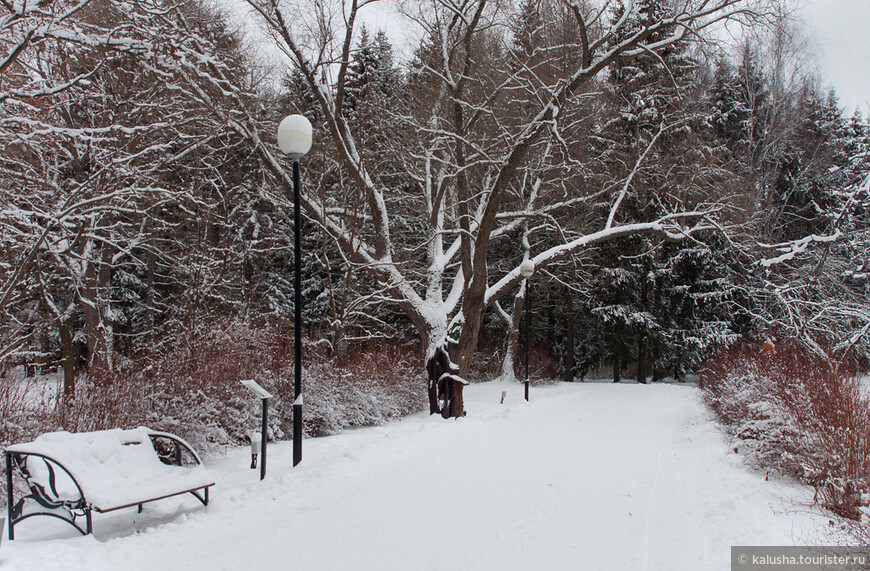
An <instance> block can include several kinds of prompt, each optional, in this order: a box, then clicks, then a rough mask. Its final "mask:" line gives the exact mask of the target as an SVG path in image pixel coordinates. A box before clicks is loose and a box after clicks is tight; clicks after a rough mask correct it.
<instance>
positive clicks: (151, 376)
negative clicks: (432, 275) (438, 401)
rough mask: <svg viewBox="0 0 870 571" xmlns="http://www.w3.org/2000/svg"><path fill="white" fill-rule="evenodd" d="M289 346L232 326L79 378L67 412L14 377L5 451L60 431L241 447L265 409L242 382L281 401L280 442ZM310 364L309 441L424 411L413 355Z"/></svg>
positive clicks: (394, 350) (4, 380) (313, 353)
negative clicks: (129, 432) (140, 430)
mask: <svg viewBox="0 0 870 571" xmlns="http://www.w3.org/2000/svg"><path fill="white" fill-rule="evenodd" d="M292 345H293V343H292V335H290V334H288V333H287V332H286V331H281V330H275V329H270V330H263V329H253V328H251V327H248V326H246V325H242V324H238V323H235V324H230V325H229V326H227V327H226V328H223V329H215V330H214V331H213V332H212V333H211V334H210V336H209V337H208V338H207V339H204V340H202V341H201V342H199V343H197V344H195V346H194V347H193V349H192V350H190V349H189V348H179V349H178V350H177V351H175V352H172V353H169V354H164V355H161V356H159V357H153V356H152V357H141V358H139V359H136V360H128V361H122V362H119V363H118V364H117V368H116V371H115V373H116V374H115V375H114V377H113V378H112V379H111V382H105V381H104V382H95V381H94V380H91V379H88V378H87V376H86V375H85V376H81V377H79V379H78V380H77V383H76V391H75V395H74V398H72V399H69V400H68V402H63V400H62V399H59V398H58V396H57V392H56V391H54V390H53V391H49V392H48V393H45V392H44V391H43V389H42V388H41V387H44V386H46V383H44V382H43V383H36V382H34V381H33V380H28V379H24V378H23V376H22V375H21V373H20V372H8V373H6V374H5V375H4V376H3V377H0V447H2V446H7V445H9V444H11V443H14V442H23V441H27V440H30V439H32V438H35V437H36V436H38V435H39V434H42V433H44V432H50V431H54V430H61V429H63V430H69V431H73V432H84V431H91V430H102V429H107V428H134V427H137V426H143V425H144V426H149V427H151V428H153V429H155V430H163V431H167V432H172V433H175V434H178V435H179V436H181V437H182V438H184V439H186V440H187V441H189V442H190V443H191V444H192V445H193V446H194V448H196V449H197V450H199V451H200V452H206V453H207V452H210V451H215V450H217V449H220V448H222V447H225V446H228V445H236V444H243V443H245V442H247V441H248V435H249V434H250V433H251V432H253V431H255V430H258V429H259V426H260V414H261V411H262V408H261V405H260V402H259V399H257V398H255V397H254V396H253V395H252V394H251V393H250V392H249V391H248V390H247V389H246V388H244V387H243V386H242V385H241V383H240V382H239V381H240V380H242V379H254V380H256V381H257V382H258V383H259V384H260V385H262V386H263V387H264V388H266V390H268V391H269V392H271V393H272V395H274V398H273V399H271V400H270V403H269V411H270V412H269V427H268V428H269V436H270V438H275V439H283V438H285V437H288V436H289V435H290V433H291V430H290V429H291V427H292V409H293V407H292V403H293V376H294V366H293V349H292ZM303 356H304V363H305V366H304V367H303V371H302V383H303V394H304V398H305V408H304V415H305V422H304V427H305V434H306V436H321V435H325V434H330V433H333V432H336V431H338V430H341V429H345V428H352V427H357V426H365V425H371V424H378V423H381V422H384V421H386V420H389V419H392V418H396V417H399V416H403V415H406V414H409V413H411V412H414V411H418V410H423V409H424V408H425V406H426V403H427V401H426V395H425V386H426V385H425V374H424V372H423V367H422V359H421V355H420V353H419V350H418V348H416V346H413V345H402V344H399V343H393V344H390V343H380V344H378V345H375V346H372V347H371V348H368V349H366V350H361V351H354V352H350V353H348V354H347V355H345V356H344V357H343V358H341V359H328V358H327V357H326V356H325V354H323V352H322V351H320V350H319V349H318V347H317V345H316V344H314V343H306V344H305V347H304V355H303ZM50 384H53V383H50ZM55 388H56V387H55ZM4 483H5V480H4ZM4 483H0V490H2V486H3V485H4ZM5 498H6V496H5V493H4V495H2V496H0V503H2V502H3V501H4V500H5Z"/></svg>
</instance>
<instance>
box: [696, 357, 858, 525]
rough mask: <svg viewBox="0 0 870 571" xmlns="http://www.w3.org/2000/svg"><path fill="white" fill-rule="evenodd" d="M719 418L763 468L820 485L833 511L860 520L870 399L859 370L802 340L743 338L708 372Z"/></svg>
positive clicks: (820, 496) (819, 494) (706, 382)
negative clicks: (767, 343)
mask: <svg viewBox="0 0 870 571" xmlns="http://www.w3.org/2000/svg"><path fill="white" fill-rule="evenodd" d="M700 384H701V387H702V388H704V389H705V390H706V391H707V394H708V396H709V402H710V405H711V407H712V408H713V410H714V411H715V412H716V413H717V415H718V416H719V418H720V419H721V420H722V421H723V422H724V423H725V424H726V425H728V426H730V427H731V429H732V432H733V433H734V434H735V435H736V436H737V437H738V438H739V439H741V440H744V441H745V442H747V443H748V444H749V446H748V447H749V449H750V451H751V453H752V454H753V456H754V457H755V459H756V460H758V461H759V463H760V464H762V465H763V466H765V467H768V468H775V469H778V470H781V471H783V472H786V473H789V474H791V475H793V476H795V477H797V478H799V479H801V480H803V481H805V482H807V483H808V484H810V485H812V486H813V487H814V488H815V490H816V499H817V501H819V503H820V504H822V505H824V506H825V507H827V508H829V509H830V510H832V511H833V512H835V513H837V514H838V515H841V516H843V517H847V518H850V519H860V517H861V508H862V505H863V504H864V503H865V502H863V500H862V497H864V494H865V493H866V492H867V490H868V485H870V400H868V397H867V393H866V392H865V390H864V389H863V387H862V386H861V381H860V379H859V378H858V376H857V375H856V372H855V370H854V369H853V368H852V367H850V366H849V365H848V364H846V363H842V362H837V361H834V360H832V359H830V358H827V357H824V356H820V355H814V354H812V353H810V352H809V351H807V350H806V349H804V348H802V347H801V346H799V345H797V344H787V343H786V344H780V345H779V346H777V347H776V348H775V349H774V350H773V351H769V350H765V349H764V348H763V347H762V346H761V344H754V343H748V342H746V343H742V344H740V345H737V346H734V347H731V348H729V349H728V350H726V351H723V352H721V353H720V354H718V355H717V356H716V357H715V358H714V359H713V360H712V361H711V362H710V363H708V364H707V366H706V367H705V368H704V370H702V372H701V375H700Z"/></svg>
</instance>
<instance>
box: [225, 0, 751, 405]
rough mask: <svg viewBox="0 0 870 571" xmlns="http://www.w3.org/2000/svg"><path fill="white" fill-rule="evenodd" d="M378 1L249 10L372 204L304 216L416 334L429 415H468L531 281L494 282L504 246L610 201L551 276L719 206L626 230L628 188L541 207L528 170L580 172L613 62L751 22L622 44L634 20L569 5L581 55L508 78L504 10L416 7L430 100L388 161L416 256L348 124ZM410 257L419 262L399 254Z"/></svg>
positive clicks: (309, 200)
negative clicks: (491, 264) (495, 313)
mask: <svg viewBox="0 0 870 571" xmlns="http://www.w3.org/2000/svg"><path fill="white" fill-rule="evenodd" d="M372 3H373V2H372V1H371V0H369V1H366V0H362V1H359V0H354V1H351V2H348V3H335V4H330V3H328V2H325V1H319V2H317V9H316V10H314V11H313V15H311V16H310V17H309V18H305V17H302V18H294V19H291V18H290V17H289V12H287V11H285V9H284V8H282V6H281V5H280V4H279V3H278V2H277V1H275V0H249V4H250V6H251V7H252V8H253V9H254V10H255V11H256V13H257V14H259V16H260V18H261V19H262V21H263V23H264V24H265V25H266V26H267V28H268V30H269V31H270V33H271V34H272V35H273V37H274V38H275V41H276V42H277V45H278V47H279V48H280V49H281V50H282V51H283V52H284V53H285V54H286V56H287V57H288V59H289V61H290V62H291V64H292V65H293V66H294V67H295V68H296V69H298V70H299V71H300V72H301V76H302V77H303V78H304V79H305V81H306V82H307V85H308V88H309V89H310V92H311V93H312V94H313V95H314V97H315V99H316V103H317V112H318V115H319V119H321V122H320V124H319V127H320V128H321V129H322V130H323V132H324V134H325V140H326V143H321V144H328V145H330V146H331V147H332V148H333V150H334V151H335V152H336V153H337V155H338V156H339V158H340V160H341V162H342V166H343V168H344V169H346V171H347V172H348V173H349V175H350V177H351V180H352V181H353V183H354V185H355V187H356V192H357V193H358V195H359V196H360V197H361V200H362V201H363V204H364V205H365V207H366V208H365V213H364V214H362V213H358V212H351V211H348V210H346V209H341V208H337V209H336V208H329V206H330V204H329V203H328V199H327V203H324V202H323V198H322V197H320V196H318V195H317V194H316V193H314V192H311V191H308V192H305V193H304V196H303V201H304V202H303V208H304V211H305V213H306V215H307V216H308V217H310V218H311V219H312V220H316V221H317V222H318V223H319V224H320V225H321V226H322V227H323V228H324V229H325V231H326V232H327V233H328V234H329V235H330V236H331V238H332V239H333V240H335V241H336V243H337V244H339V245H340V246H341V248H342V249H343V250H344V251H345V252H346V253H347V255H348V257H349V259H350V260H351V261H352V262H353V263H355V264H358V265H359V266H360V267H362V268H363V269H364V270H365V271H366V272H367V273H368V274H369V275H370V276H371V277H373V278H374V279H375V280H377V282H378V283H380V284H381V286H382V287H383V288H384V295H385V296H386V297H389V298H390V299H391V300H392V301H394V302H395V303H396V304H398V306H399V307H401V309H402V310H403V311H404V313H405V314H406V315H407V316H408V318H409V319H410V320H411V321H412V322H413V324H414V325H415V327H416V329H417V331H418V332H419V333H420V336H421V339H422V341H423V345H424V347H425V350H426V362H427V364H428V366H427V369H428V371H429V395H430V410H431V412H433V413H435V412H440V413H441V414H442V415H444V416H461V415H463V414H464V411H463V407H462V399H461V390H462V381H461V379H460V378H459V377H461V376H463V375H465V374H466V373H467V372H468V371H469V368H470V366H471V360H472V356H473V354H474V351H475V348H476V345H477V339H478V334H479V332H480V328H481V324H482V319H483V315H484V312H485V310H486V309H487V308H489V307H491V306H492V305H493V304H494V303H495V302H497V301H498V300H499V299H501V298H502V297H503V296H504V295H506V294H507V293H508V292H510V291H511V290H512V289H513V288H514V287H515V286H516V285H517V284H519V283H520V280H521V276H520V273H519V268H518V265H517V266H515V267H513V268H512V269H508V270H506V271H505V272H504V273H503V274H502V275H498V276H491V275H489V274H488V271H487V268H488V264H487V259H488V256H489V255H490V253H491V251H492V245H493V243H495V242H497V241H498V240H500V239H503V238H507V237H508V236H510V235H511V233H512V232H515V231H516V230H517V229H519V228H521V227H522V226H523V225H525V224H530V223H534V221H540V220H542V219H546V218H547V216H549V215H551V214H552V213H553V212H554V211H557V210H558V209H559V208H567V207H569V206H571V205H575V204H577V203H578V202H582V201H586V202H593V201H597V202H599V203H601V202H604V203H609V207H608V208H606V209H605V210H604V212H603V216H601V218H599V221H598V222H597V224H596V226H595V227H592V226H587V227H586V228H584V229H583V231H582V232H581V233H575V234H565V235H564V236H563V237H562V239H561V240H560V241H559V242H558V243H556V244H552V245H549V246H548V247H546V248H543V249H540V250H537V251H536V249H535V248H534V246H532V251H531V252H530V257H531V259H532V260H533V261H534V263H535V264H536V266H537V267H538V268H543V267H545V266H547V265H549V264H552V263H554V262H557V261H559V260H563V259H566V258H568V257H570V256H572V255H574V254H576V253H577V252H580V251H582V250H583V249H585V248H588V247H590V246H594V245H596V244H599V243H602V242H604V241H607V240H612V239H615V238H619V237H623V236H627V235H632V234H638V233H646V234H650V235H655V236H659V237H661V238H669V239H682V238H684V237H686V236H687V235H689V234H691V233H692V232H693V231H695V230H697V229H698V228H702V227H707V225H708V223H707V222H706V220H707V219H708V218H709V217H711V216H713V215H714V212H715V210H716V209H715V207H710V206H703V205H692V206H689V207H688V208H685V205H684V206H681V207H678V208H676V209H675V210H671V211H668V212H666V213H664V214H662V215H660V216H657V217H656V218H655V219H652V220H647V221H639V222H633V223H626V224H621V223H619V222H618V220H619V216H618V213H619V210H620V205H621V202H622V201H621V198H620V196H621V193H620V189H619V187H616V188H605V189H595V190H594V191H589V190H587V191H586V192H585V194H581V195H577V194H575V195H569V196H566V197H564V198H563V200H561V201H553V202H552V203H551V204H548V205H547V206H546V209H538V208H536V207H535V206H534V203H532V202H530V200H529V199H530V198H531V196H530V194H529V193H528V192H527V189H524V188H522V187H521V186H520V185H521V183H522V179H523V177H522V173H523V172H524V171H525V170H526V169H527V168H528V167H529V166H531V165H540V164H542V162H547V161H548V160H551V161H552V160H554V157H555V156H556V155H555V151H554V150H556V149H558V150H559V152H560V153H561V152H562V151H564V152H565V153H566V155H565V156H562V157H560V159H559V160H570V154H571V150H570V148H569V147H570V145H567V144H566V143H565V138H566V137H565V135H564V133H565V131H564V129H566V127H567V126H566V125H564V124H563V122H564V121H566V120H568V121H570V120H576V116H575V117H574V119H571V117H572V114H571V113H569V112H568V111H569V110H571V108H572V106H576V105H577V98H578V95H579V94H581V93H582V92H583V90H584V89H585V88H588V87H589V86H590V84H591V83H592V82H593V81H594V80H595V78H596V77H597V76H598V74H600V73H601V72H602V71H603V70H605V69H607V68H608V66H609V65H611V64H613V63H615V62H617V61H625V60H630V59H632V58H636V57H639V56H641V55H649V54H656V53H658V52H660V51H662V50H664V49H666V48H668V47H669V46H671V45H673V44H674V43H676V42H685V41H692V40H694V39H696V38H697V37H698V36H699V34H701V33H702V32H703V30H704V29H705V28H707V27H708V26H711V25H713V24H714V23H716V22H721V21H723V20H726V19H730V18H738V17H742V16H746V15H747V14H748V13H749V12H748V9H747V6H746V5H745V3H743V2H740V1H738V0H715V1H709V0H708V1H698V2H692V1H690V2H682V3H680V4H679V5H677V6H675V7H674V8H673V9H672V10H670V11H668V12H666V13H665V14H663V15H661V16H659V17H657V18H654V19H652V20H650V21H647V22H645V23H643V25H641V26H639V27H638V28H637V29H636V30H635V31H633V32H632V33H631V34H628V35H627V36H625V37H621V38H619V39H618V41H614V39H615V38H616V37H617V36H616V30H617V29H619V28H620V26H621V25H622V23H623V21H624V20H625V19H627V18H629V17H631V15H632V12H631V9H629V10H625V11H624V14H623V15H622V17H621V18H620V19H618V20H617V21H610V20H609V16H610V5H609V4H608V5H605V6H603V7H597V8H592V7H590V6H587V5H585V4H581V3H579V2H571V1H568V0H565V1H564V2H562V3H561V6H563V7H564V8H565V9H566V11H567V13H568V14H570V15H571V17H572V20H571V21H572V25H573V26H574V29H573V33H572V35H571V36H570V37H569V38H568V41H569V42H570V45H566V46H564V50H562V52H563V53H568V54H572V55H573V56H572V57H571V58H570V59H566V60H565V61H564V62H560V65H552V66H548V67H547V74H543V73H542V74H540V75H536V74H535V71H536V70H535V69H534V68H530V67H529V66H528V65H526V66H525V67H523V66H522V62H520V64H521V65H520V66H519V67H515V68H514V70H513V71H512V70H511V69H509V68H508V67H507V66H503V65H501V62H500V61H498V60H496V59H494V56H495V55H497V54H503V53H505V52H506V51H507V49H506V43H507V42H508V40H507V38H506V35H505V34H503V33H500V30H502V29H503V25H504V22H505V20H506V18H507V14H506V13H505V11H504V9H503V6H502V5H501V4H500V3H498V2H487V1H486V0H479V1H453V0H438V1H432V2H428V3H415V4H414V5H412V6H410V8H409V9H408V10H406V16H407V17H408V18H410V19H411V21H413V22H414V23H416V24H417V25H418V26H420V27H421V28H422V29H423V30H424V34H425V36H426V40H425V42H424V44H423V47H422V48H421V53H420V54H419V56H418V59H419V62H418V64H419V66H418V67H419V77H420V81H421V82H422V83H424V84H425V85H424V86H423V87H427V88H428V91H424V90H423V89H422V87H421V91H420V92H419V93H420V94H421V97H424V99H423V100H422V101H421V102H420V103H421V104H420V106H419V107H418V108H417V109H411V110H409V111H408V112H407V114H406V116H405V118H406V122H407V123H408V124H409V125H410V126H411V128H412V130H413V139H412V141H413V143H414V146H413V147H412V146H410V145H408V144H407V143H408V141H402V142H401V143H400V145H401V146H400V147H396V148H391V149H388V150H385V151H384V152H390V153H399V154H400V156H402V157H405V158H406V159H405V161H404V162H405V165H406V168H407V175H408V177H410V178H411V179H412V180H414V181H416V185H415V187H414V188H413V191H414V192H416V193H417V196H416V204H417V205H418V210H417V212H418V214H419V215H420V218H421V222H420V224H421V227H423V228H425V230H424V231H423V232H422V233H421V234H420V236H419V239H420V240H421V242H420V243H418V244H417V245H416V246H415V248H413V249H412V248H409V247H408V246H407V245H406V244H402V245H401V246H399V245H397V244H396V243H395V242H394V240H393V232H394V227H395V226H396V217H395V213H394V212H393V211H391V207H390V205H391V204H392V203H393V199H394V197H395V196H397V194H399V193H408V192H409V190H408V189H407V188H406V189H397V188H394V187H392V188H391V187H390V186H388V185H386V184H384V182H383V181H384V179H383V178H382V177H380V176H379V175H380V173H378V172H376V171H375V170H374V169H373V166H372V161H370V160H367V159H366V151H365V148H366V140H365V137H366V134H365V133H355V132H354V131H353V129H351V126H350V125H348V123H347V121H346V120H345V117H344V116H343V115H342V113H341V109H342V102H343V100H344V98H345V97H346V91H347V76H348V71H347V70H348V65H349V62H350V61H351V46H352V43H353V38H354V33H355V29H356V26H357V21H358V16H359V12H360V10H362V9H364V8H365V7H366V6H367V5H369V4H372ZM424 52H425V53H424ZM538 55H545V54H538ZM502 61H503V60H502ZM496 62H498V63H496ZM499 66H500V67H499ZM518 93H524V94H526V95H525V96H524V99H523V103H522V104H521V105H520V107H521V108H520V109H519V110H518V109H517V108H516V107H517V106H516V105H513V104H512V102H513V100H514V99H515V95H517V94H518ZM529 93H531V94H533V95H532V96H531V97H530V96H528V94H529ZM505 109H507V111H505ZM237 129H238V130H239V131H240V132H242V133H244V134H245V135H246V136H248V137H250V138H251V140H252V141H253V142H254V144H256V145H257V149H258V151H259V153H260V155H261V157H262V159H263V162H264V164H265V166H266V167H267V168H268V169H269V170H270V171H271V172H272V173H273V174H274V175H275V176H276V177H277V178H278V180H279V181H281V183H282V184H283V185H285V188H289V187H290V179H289V175H288V174H287V170H286V165H285V163H284V162H283V161H282V160H281V159H279V158H278V157H277V156H276V155H275V152H274V147H273V146H272V145H271V144H268V139H270V138H271V135H269V136H268V138H266V136H261V134H260V132H259V130H258V129H257V128H256V127H255V126H254V125H253V124H252V123H251V122H247V123H242V122H239V124H238V125H237ZM548 149H549V150H548ZM629 183H630V177H629V180H628V181H627V182H626V185H628V184H629ZM622 194H624V192H623V193H622ZM531 242H532V243H534V240H531ZM411 251H413V252H416V256H417V258H416V263H414V260H410V259H405V258H400V257H399V256H400V254H402V253H403V252H411ZM424 253H425V256H421V254H424ZM420 258H423V259H422V260H421V259H420ZM421 262H422V263H421ZM517 263H518V261H517ZM448 355H449V357H448ZM451 357H452V360H455V361H456V364H455V365H454V364H453V363H452V362H451Z"/></svg>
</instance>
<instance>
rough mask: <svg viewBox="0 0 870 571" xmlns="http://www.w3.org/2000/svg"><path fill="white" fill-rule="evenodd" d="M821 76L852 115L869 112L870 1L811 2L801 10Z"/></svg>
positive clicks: (838, 0) (815, 0) (826, 0)
mask: <svg viewBox="0 0 870 571" xmlns="http://www.w3.org/2000/svg"><path fill="white" fill-rule="evenodd" d="M802 16H803V17H804V20H805V22H806V25H807V27H808V30H809V31H810V32H811V33H812V34H813V36H814V37H813V39H814V40H815V41H814V42H813V45H814V47H816V48H817V52H816V56H817V57H818V59H819V62H818V63H819V67H820V69H821V71H822V75H823V76H824V77H825V78H826V79H827V81H828V82H829V83H830V84H831V85H832V86H833V87H834V89H836V90H837V93H838V95H839V96H840V105H841V106H842V107H844V108H845V109H846V113H845V114H846V115H847V116H850V115H851V114H852V111H853V110H854V109H855V107H856V106H858V107H859V108H860V109H861V112H862V113H863V114H864V118H865V119H866V118H867V117H868V111H870V0H810V1H809V2H808V3H807V5H806V7H805V8H804V9H803V10H802Z"/></svg>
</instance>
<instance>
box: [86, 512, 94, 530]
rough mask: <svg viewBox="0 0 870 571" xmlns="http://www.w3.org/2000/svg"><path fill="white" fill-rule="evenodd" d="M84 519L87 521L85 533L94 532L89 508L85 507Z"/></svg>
mask: <svg viewBox="0 0 870 571" xmlns="http://www.w3.org/2000/svg"><path fill="white" fill-rule="evenodd" d="M85 521H86V522H87V523H86V529H87V531H88V532H87V533H86V534H85V535H90V534H92V533H94V523H93V521H92V520H91V508H85Z"/></svg>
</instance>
